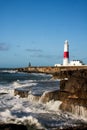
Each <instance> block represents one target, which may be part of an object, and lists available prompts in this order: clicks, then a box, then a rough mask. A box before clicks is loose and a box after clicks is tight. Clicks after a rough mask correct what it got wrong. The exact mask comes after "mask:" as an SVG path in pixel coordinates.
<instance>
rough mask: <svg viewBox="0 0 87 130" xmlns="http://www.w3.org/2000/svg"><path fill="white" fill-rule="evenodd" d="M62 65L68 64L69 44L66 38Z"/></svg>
mask: <svg viewBox="0 0 87 130" xmlns="http://www.w3.org/2000/svg"><path fill="white" fill-rule="evenodd" d="M63 65H65V66H67V65H69V44H68V41H67V40H66V41H65V43H64V56H63Z"/></svg>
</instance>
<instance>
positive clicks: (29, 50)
mask: <svg viewBox="0 0 87 130" xmlns="http://www.w3.org/2000/svg"><path fill="white" fill-rule="evenodd" d="M26 51H28V52H42V50H40V49H26Z"/></svg>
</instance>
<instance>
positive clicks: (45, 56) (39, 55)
mask: <svg viewBox="0 0 87 130" xmlns="http://www.w3.org/2000/svg"><path fill="white" fill-rule="evenodd" d="M31 57H37V58H45V59H61V58H62V56H60V55H59V56H58V55H49V54H37V55H36V54H35V55H34V54H33V55H31Z"/></svg>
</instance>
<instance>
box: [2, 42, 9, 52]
mask: <svg viewBox="0 0 87 130" xmlns="http://www.w3.org/2000/svg"><path fill="white" fill-rule="evenodd" d="M8 50H9V46H8V44H6V43H0V51H8Z"/></svg>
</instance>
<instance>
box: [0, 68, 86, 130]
mask: <svg viewBox="0 0 87 130" xmlns="http://www.w3.org/2000/svg"><path fill="white" fill-rule="evenodd" d="M53 77H54V78H57V79H61V81H60V90H57V91H52V92H48V93H46V94H45V95H44V96H43V98H42V100H41V101H42V102H44V103H45V102H48V101H50V100H52V99H53V100H60V101H62V104H61V105H60V109H61V110H62V111H66V112H70V113H73V114H76V115H77V116H79V117H81V116H82V117H83V118H84V119H86V120H87V70H83V69H82V70H73V71H70V70H69V71H61V72H56V73H55V74H53ZM27 94H28V92H27V91H25V92H24V91H23V90H22V91H18V90H14V95H20V96H21V97H26V98H27ZM39 98H41V97H39ZM21 129H22V130H38V129H35V128H34V127H33V126H30V127H29V126H28V127H27V126H25V125H22V124H20V125H17V124H4V123H2V124H0V130H21ZM61 129H62V130H86V129H87V124H86V123H81V124H79V125H77V126H65V127H64V128H55V130H61ZM42 130H43V129H42ZM49 130H50V128H49Z"/></svg>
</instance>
